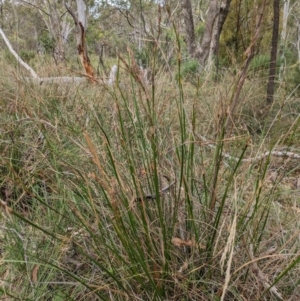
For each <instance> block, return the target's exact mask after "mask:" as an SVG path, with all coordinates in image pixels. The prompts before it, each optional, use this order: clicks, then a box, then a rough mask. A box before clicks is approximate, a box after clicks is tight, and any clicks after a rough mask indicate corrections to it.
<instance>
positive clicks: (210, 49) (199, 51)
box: [181, 0, 231, 66]
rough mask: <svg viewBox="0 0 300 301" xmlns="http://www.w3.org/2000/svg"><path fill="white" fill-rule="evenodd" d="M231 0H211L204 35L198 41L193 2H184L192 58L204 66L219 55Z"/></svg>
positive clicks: (185, 21) (182, 4) (186, 0)
mask: <svg viewBox="0 0 300 301" xmlns="http://www.w3.org/2000/svg"><path fill="white" fill-rule="evenodd" d="M230 2H231V0H223V1H220V0H210V1H209V3H208V10H207V13H206V17H205V20H201V22H205V25H204V31H203V35H202V37H201V40H199V41H196V35H195V25H194V17H193V16H194V13H193V5H192V1H191V0H182V1H181V8H182V14H183V19H184V23H185V32H186V41H187V46H188V50H189V54H190V56H191V57H193V58H196V59H197V60H198V61H199V62H200V64H201V65H202V66H205V64H206V62H207V61H208V60H209V61H210V62H211V61H212V58H213V56H214V55H217V53H218V47H219V39H220V35H221V32H222V29H223V25H224V23H225V20H226V18H227V16H228V13H229V7H230Z"/></svg>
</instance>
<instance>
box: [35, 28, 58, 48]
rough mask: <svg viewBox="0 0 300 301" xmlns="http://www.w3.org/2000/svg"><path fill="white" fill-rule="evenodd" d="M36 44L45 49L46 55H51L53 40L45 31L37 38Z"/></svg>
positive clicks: (53, 45)
mask: <svg viewBox="0 0 300 301" xmlns="http://www.w3.org/2000/svg"><path fill="white" fill-rule="evenodd" d="M38 42H39V43H40V44H41V46H42V47H43V48H44V49H45V52H46V53H52V52H53V49H54V47H55V39H54V38H53V37H51V36H50V35H49V33H48V32H47V31H43V33H42V34H41V35H40V36H39V37H38Z"/></svg>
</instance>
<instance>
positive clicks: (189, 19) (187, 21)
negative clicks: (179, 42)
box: [181, 0, 196, 57]
mask: <svg viewBox="0 0 300 301" xmlns="http://www.w3.org/2000/svg"><path fill="white" fill-rule="evenodd" d="M181 8H182V15H183V19H184V25H185V34H186V44H187V47H188V51H189V55H190V56H191V57H195V52H196V40H195V27H194V18H193V11H192V3H191V0H182V1H181Z"/></svg>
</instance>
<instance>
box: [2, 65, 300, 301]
mask: <svg viewBox="0 0 300 301" xmlns="http://www.w3.org/2000/svg"><path fill="white" fill-rule="evenodd" d="M127 63H128V66H127V67H126V65H124V64H123V65H122V66H123V67H122V68H121V69H120V74H119V82H118V83H117V84H116V85H115V86H114V88H112V89H108V88H107V87H105V86H96V85H94V86H93V85H80V86H78V87H76V88H74V87H61V86H59V85H53V86H49V87H46V88H45V87H43V88H42V87H36V86H31V85H30V84H28V83H25V82H24V81H22V80H18V78H17V76H16V74H15V73H13V72H12V71H11V70H9V68H3V69H6V70H7V71H6V73H5V74H4V75H2V76H1V78H0V90H1V91H0V92H1V95H2V97H1V110H0V111H1V113H0V114H1V132H0V139H1V144H0V150H1V156H0V179H1V182H0V198H1V208H2V210H1V226H0V256H1V265H0V275H1V277H0V278H1V286H0V296H1V297H2V298H6V299H7V300H14V299H16V300H17V299H21V300H220V299H221V300H278V299H282V300H297V298H298V296H299V294H300V291H299V280H298V278H299V277H298V275H299V266H298V262H299V260H300V257H299V230H300V225H299V222H298V220H299V209H298V208H299V197H298V188H299V186H298V184H299V183H298V182H299V162H297V160H291V159H286V160H285V159H274V158H273V157H270V156H269V157H266V158H265V159H263V160H259V161H253V162H244V161H242V159H244V158H247V157H250V156H256V155H258V154H259V153H260V152H263V151H266V150H270V149H273V148H274V147H275V146H276V147H277V146H281V147H282V146H285V147H287V148H288V149H290V148H291V147H292V146H294V145H296V142H295V140H296V137H298V135H299V134H298V133H299V129H298V122H297V121H295V120H291V119H284V121H283V119H280V118H278V119H273V120H271V121H268V120H267V122H265V123H264V122H263V120H260V121H259V124H260V127H261V128H262V130H261V131H260V132H255V131H254V132H252V131H250V130H249V128H250V127H252V124H253V119H252V117H251V116H250V115H251V114H249V112H251V111H253V112H254V111H255V110H254V107H253V99H254V98H255V99H256V101H258V100H259V99H261V94H260V93H258V94H260V95H253V93H252V92H251V93H250V91H255V87H256V88H257V91H262V90H260V85H259V83H251V90H247V89H245V91H246V92H245V95H244V96H245V98H244V100H243V102H242V105H241V106H240V107H239V108H238V110H237V111H236V122H235V123H234V127H233V129H231V130H230V131H228V130H227V129H226V128H225V126H224V125H225V123H226V118H227V115H226V109H227V106H228V101H229V97H230V94H231V92H232V91H231V89H232V87H233V86H234V85H232V82H233V81H234V79H233V78H232V77H230V76H229V75H227V76H224V78H223V79H222V80H220V81H219V82H212V80H211V79H209V78H203V79H202V78H200V79H199V81H198V84H197V85H194V84H190V83H188V82H184V81H179V82H176V81H175V80H174V81H173V82H170V80H169V78H168V77H167V76H165V74H164V73H163V72H159V73H158V74H157V75H155V81H154V85H152V86H151V85H144V84H143V83H142V82H139V81H138V77H137V76H138V74H132V72H133V71H132V69H130V66H131V64H133V63H134V62H132V61H130V60H128V61H127ZM2 64H5V63H3V62H2ZM178 67H179V74H180V65H179V66H178ZM256 85H257V86H256ZM248 91H249V92H248ZM283 102H284V99H283V100H282V103H283ZM289 103H290V104H291V105H290V106H288V107H286V106H280V107H277V106H276V105H274V107H273V108H272V110H271V113H270V116H272V115H273V116H278V114H277V113H278V112H279V110H281V111H282V112H283V113H284V114H299V112H298V111H297V110H298V107H297V105H296V100H295V99H293V98H291V99H290V102H289ZM292 103H293V105H292ZM291 108H293V110H292V111H289V110H290V109H291ZM285 110H286V111H285ZM268 116H269V115H268ZM255 118H256V117H255ZM282 122H284V126H285V128H286V129H287V131H285V133H279V132H278V135H277V136H276V131H273V130H272V129H274V128H276V126H279V125H280V126H281V124H282ZM278 124H279V125H278ZM199 134H200V135H203V136H205V137H206V138H207V139H208V140H207V141H203V140H200V139H199ZM286 141H289V143H286ZM210 145H214V146H215V147H214V148H212V147H211V146H210ZM296 146H297V145H296ZM224 152H226V153H228V154H230V155H231V156H234V157H236V158H238V159H237V160H233V159H232V160H231V159H228V158H225V157H224V156H223V153H224Z"/></svg>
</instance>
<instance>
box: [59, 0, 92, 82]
mask: <svg viewBox="0 0 300 301" xmlns="http://www.w3.org/2000/svg"><path fill="white" fill-rule="evenodd" d="M76 3H77V16H76V15H75V14H74V13H73V11H72V10H71V9H70V8H69V7H68V6H67V5H66V4H65V6H66V8H67V10H68V12H69V13H70V15H71V16H72V17H73V19H74V22H75V25H76V27H77V50H78V55H79V58H80V61H81V64H82V66H83V67H84V70H85V73H86V75H87V76H88V77H89V79H90V80H91V81H93V82H95V81H96V78H95V73H94V68H93V66H92V65H91V62H90V58H89V56H88V52H87V45H86V40H85V35H86V30H87V20H86V15H85V13H86V6H85V4H84V2H83V0H76Z"/></svg>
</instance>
